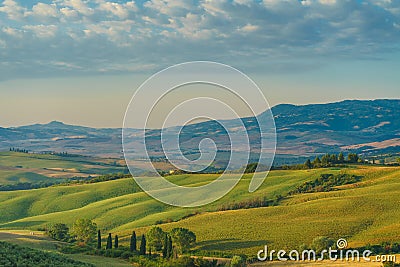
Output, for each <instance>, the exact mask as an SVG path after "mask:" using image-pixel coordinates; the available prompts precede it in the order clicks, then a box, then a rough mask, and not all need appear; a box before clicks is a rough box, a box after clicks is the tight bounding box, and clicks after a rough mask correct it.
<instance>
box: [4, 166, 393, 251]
mask: <svg viewBox="0 0 400 267" xmlns="http://www.w3.org/2000/svg"><path fill="white" fill-rule="evenodd" d="M324 173H332V174H339V173H347V174H355V175H358V176H362V177H363V178H362V180H361V182H358V183H356V184H351V185H344V186H340V188H338V189H339V190H335V191H331V192H319V193H307V194H299V195H293V196H290V197H288V198H286V199H284V200H283V201H282V202H281V203H280V205H279V206H274V207H261V208H254V209H241V210H232V211H218V210H221V209H222V208H223V207H224V206H227V205H231V206H232V204H233V203H239V202H244V201H252V200H255V199H257V198H261V197H263V198H264V197H265V198H267V199H274V198H275V197H276V196H277V195H286V194H287V193H288V192H290V191H292V190H293V189H295V188H296V187H297V186H299V185H301V184H303V183H304V182H307V181H313V180H315V179H316V178H318V177H319V176H320V175H321V174H324ZM399 177H400V168H395V167H367V166H366V167H350V168H343V169H339V168H331V169H316V170H296V171H272V172H271V173H270V174H269V176H268V178H267V179H266V180H265V182H264V184H263V185H262V187H261V188H260V189H259V190H257V191H256V192H255V193H249V192H248V191H247V189H248V185H249V182H250V176H249V175H245V176H244V177H243V178H242V180H241V181H240V182H239V184H238V185H237V186H236V187H235V189H234V190H232V191H231V192H230V193H229V194H228V195H226V196H225V197H223V198H222V199H220V200H218V201H216V202H214V203H212V204H210V205H207V206H205V207H200V208H177V207H170V206H168V205H164V204H162V203H160V202H158V201H156V200H154V199H152V198H150V197H149V196H147V195H146V194H145V193H143V192H141V191H140V190H139V188H138V186H137V185H136V184H135V183H134V181H133V179H121V180H116V181H108V182H102V183H96V184H85V185H74V186H58V187H50V188H45V189H35V190H28V191H13V192H0V210H1V211H2V213H1V216H0V228H3V229H23V228H26V229H40V228H43V227H45V225H46V224H48V223H50V222H64V223H67V224H72V223H73V222H74V221H75V220H76V219H77V218H82V217H85V218H90V219H93V220H94V221H95V222H96V223H97V224H98V226H99V228H100V229H102V230H106V231H107V232H112V233H118V234H119V236H120V237H121V243H122V244H123V243H124V242H125V241H126V240H127V237H128V235H129V234H130V233H131V231H132V230H134V229H135V230H136V231H137V232H138V234H141V233H142V232H144V231H145V230H146V229H147V228H148V227H149V226H150V225H154V224H155V223H156V222H158V223H160V222H163V221H164V222H165V221H171V220H173V221H178V220H179V221H178V222H172V223H165V224H161V225H160V226H161V227H163V228H165V229H171V228H173V227H177V226H182V227H186V228H189V229H191V230H193V231H194V232H195V233H196V235H197V237H198V241H199V242H198V247H197V248H198V249H201V250H208V251H214V250H218V251H225V252H229V253H246V254H249V255H252V256H254V255H255V253H256V252H257V251H258V250H259V249H261V248H262V247H263V246H264V245H265V244H268V245H269V246H270V247H271V248H272V247H273V248H277V249H280V248H282V249H284V248H290V249H293V248H298V247H299V246H300V245H301V244H303V243H305V244H309V243H311V241H312V239H313V238H315V237H317V236H328V237H331V238H339V237H344V238H347V239H348V241H349V242H350V245H351V246H361V245H365V244H366V243H371V244H378V243H380V242H382V241H398V240H399V239H400V227H399V226H400V220H399V219H400V211H399V210H398V203H400V180H399ZM216 178H217V176H216V175H179V176H171V177H169V179H171V181H173V182H175V183H177V184H180V185H190V186H197V185H201V184H205V183H208V182H210V181H213V180H215V179H216ZM195 213H198V214H197V215H194V216H191V217H189V218H186V219H183V220H180V219H181V218H183V217H185V216H188V215H189V214H195Z"/></svg>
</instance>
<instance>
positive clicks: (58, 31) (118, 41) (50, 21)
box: [0, 0, 400, 80]
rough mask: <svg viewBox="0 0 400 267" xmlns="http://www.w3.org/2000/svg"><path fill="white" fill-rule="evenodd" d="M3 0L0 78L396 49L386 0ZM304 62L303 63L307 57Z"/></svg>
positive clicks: (396, 24) (264, 63)
mask: <svg viewBox="0 0 400 267" xmlns="http://www.w3.org/2000/svg"><path fill="white" fill-rule="evenodd" d="M27 2H28V1H16V0H4V1H3V2H2V3H0V79H2V80H4V79H10V78H23V77H47V76H63V75H71V74H83V75H84V74H88V73H90V74H101V73H123V72H146V71H154V70H159V69H160V68H162V67H164V66H167V65H171V64H175V63H180V62H183V61H190V60H215V61H219V62H223V63H228V64H232V65H234V66H236V67H239V68H245V69H246V68H248V69H253V70H259V71H260V70H261V71H262V70H266V69H268V68H274V67H277V68H279V66H283V67H282V68H289V66H292V67H293V66H295V67H296V68H297V67H298V68H300V69H301V68H307V67H309V65H310V64H309V63H306V62H309V61H310V60H311V61H312V59H315V60H316V61H320V62H323V61H324V60H329V59H337V58H344V59H354V58H357V59H358V58H379V57H380V56H381V55H382V54H386V53H394V52H397V51H399V43H400V1H396V0H374V1H361V0H353V1H351V0H302V1H298V0H262V1H251V0H218V1H212V0H149V1H117V0H114V1H107V0H92V1H87V0H52V1H40V2H38V1H29V3H27ZM311 65H312V64H311Z"/></svg>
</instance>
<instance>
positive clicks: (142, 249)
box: [139, 235, 146, 255]
mask: <svg viewBox="0 0 400 267" xmlns="http://www.w3.org/2000/svg"><path fill="white" fill-rule="evenodd" d="M139 253H140V255H146V238H145V237H144V235H142V240H141V242H140V252H139Z"/></svg>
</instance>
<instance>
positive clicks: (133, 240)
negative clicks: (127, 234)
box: [130, 231, 137, 252]
mask: <svg viewBox="0 0 400 267" xmlns="http://www.w3.org/2000/svg"><path fill="white" fill-rule="evenodd" d="M130 249H131V252H133V251H136V250H137V246H136V232H135V231H133V233H132V235H131V244H130Z"/></svg>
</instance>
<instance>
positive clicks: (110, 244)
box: [106, 233, 112, 249]
mask: <svg viewBox="0 0 400 267" xmlns="http://www.w3.org/2000/svg"><path fill="white" fill-rule="evenodd" d="M106 249H112V237H111V233H109V234H108V237H107V245H106Z"/></svg>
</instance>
